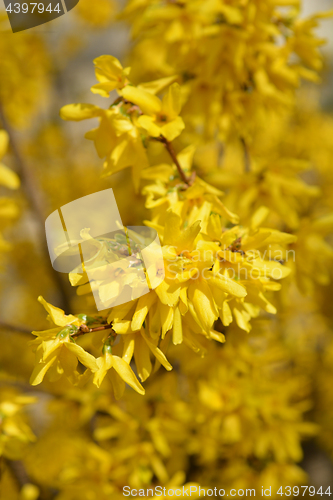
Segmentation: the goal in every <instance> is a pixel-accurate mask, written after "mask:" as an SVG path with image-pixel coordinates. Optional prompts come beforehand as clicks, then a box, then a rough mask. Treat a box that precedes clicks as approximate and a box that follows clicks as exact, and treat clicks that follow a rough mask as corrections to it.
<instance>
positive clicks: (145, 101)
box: [120, 85, 162, 115]
mask: <svg viewBox="0 0 333 500" xmlns="http://www.w3.org/2000/svg"><path fill="white" fill-rule="evenodd" d="M120 93H121V95H122V96H123V97H124V98H125V99H126V100H127V101H129V102H132V103H133V104H136V105H137V106H139V108H140V109H141V111H142V112H143V113H144V114H147V115H154V114H156V113H158V112H159V111H160V110H161V107H162V103H161V101H160V99H159V98H158V97H156V96H155V95H153V94H151V93H150V92H147V91H146V90H143V89H142V88H138V87H133V86H132V85H126V87H124V88H123V89H122V90H121V91H120Z"/></svg>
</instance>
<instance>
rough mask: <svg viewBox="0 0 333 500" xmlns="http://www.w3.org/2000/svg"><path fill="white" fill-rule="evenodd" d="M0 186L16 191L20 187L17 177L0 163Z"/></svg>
mask: <svg viewBox="0 0 333 500" xmlns="http://www.w3.org/2000/svg"><path fill="white" fill-rule="evenodd" d="M0 184H2V185H3V186H5V187H7V188H9V189H17V188H18V187H19V186H20V179H19V177H18V175H17V174H16V173H15V172H13V171H12V170H11V169H10V168H8V167H6V166H5V165H3V164H2V163H0Z"/></svg>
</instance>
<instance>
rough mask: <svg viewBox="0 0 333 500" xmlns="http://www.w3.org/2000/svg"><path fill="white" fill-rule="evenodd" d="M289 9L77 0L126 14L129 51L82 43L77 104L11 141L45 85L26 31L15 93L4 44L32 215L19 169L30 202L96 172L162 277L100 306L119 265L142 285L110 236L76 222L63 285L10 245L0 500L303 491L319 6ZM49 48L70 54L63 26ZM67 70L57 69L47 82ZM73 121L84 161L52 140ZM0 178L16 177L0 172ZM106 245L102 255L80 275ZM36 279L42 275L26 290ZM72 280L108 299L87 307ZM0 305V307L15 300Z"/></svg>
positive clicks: (87, 10)
mask: <svg viewBox="0 0 333 500" xmlns="http://www.w3.org/2000/svg"><path fill="white" fill-rule="evenodd" d="M300 9H301V5H300V4H299V2H298V1H295V0H290V1H289V0H287V1H270V2H267V1H264V0H260V1H253V0H249V1H244V2H238V3H237V2H228V1H224V0H219V1H215V0H207V1H205V2H202V1H200V0H184V1H183V0H179V1H178V0H177V1H173V0H167V1H161V0H143V1H142V0H129V1H128V2H127V3H126V5H125V7H124V8H123V9H122V11H121V12H120V13H119V14H118V16H117V20H115V19H114V17H115V16H114V12H115V5H114V2H113V1H112V2H111V1H109V0H103V1H102V0H100V1H99V2H96V9H95V10H94V7H93V6H91V5H90V4H88V3H87V2H84V1H82V4H80V7H79V8H78V11H77V13H76V16H78V19H77V21H73V22H78V25H77V26H82V23H86V25H84V26H86V28H85V29H87V30H88V26H91V27H92V29H96V26H97V27H99V28H101V27H103V26H107V28H106V30H107V31H110V32H112V29H113V27H114V24H112V25H111V19H113V21H112V22H113V23H117V22H120V21H121V22H123V23H124V22H125V23H128V24H129V25H130V28H131V35H132V38H133V43H132V47H131V49H130V51H129V53H128V54H127V56H126V58H123V59H121V60H120V58H118V57H115V56H114V55H111V54H108V55H99V56H98V57H97V58H96V59H95V60H94V65H95V76H96V80H97V83H95V84H94V85H93V86H92V87H91V92H92V94H93V96H92V100H93V103H86V102H83V103H82V102H80V103H76V104H66V101H68V100H69V99H73V100H75V98H76V92H75V89H73V88H71V85H68V86H67V88H66V98H65V97H64V95H62V96H61V104H60V105H59V107H61V110H60V117H61V118H62V121H61V123H59V122H56V121H55V122H54V123H50V122H51V120H50V122H47V123H43V118H39V119H40V121H41V123H42V125H41V127H40V129H39V130H37V131H34V132H31V136H30V137H29V138H28V139H22V145H21V148H22V151H19V147H18V144H17V143H16V140H15V137H16V136H15V128H16V127H17V126H18V125H20V126H22V123H23V124H24V122H25V120H26V116H29V113H30V111H31V110H30V108H34V107H36V109H33V112H34V113H38V106H37V105H36V101H38V98H39V94H38V90H37V87H38V85H39V84H42V86H43V83H45V87H46V82H47V84H48V85H50V88H51V89H52V88H56V87H57V83H56V81H55V82H53V81H52V78H55V80H57V78H60V77H59V75H58V76H57V77H54V74H52V70H50V69H49V68H50V64H51V65H52V61H51V63H50V61H48V58H47V55H45V54H44V52H43V51H44V50H47V49H46V48H45V47H44V41H43V40H39V38H38V36H39V35H37V34H36V43H37V45H38V47H39V48H40V52H38V56H37V55H36V57H40V58H41V63H40V64H39V63H37V66H38V71H37V70H36V74H34V73H31V74H30V71H32V70H31V68H30V67H29V65H28V66H27V68H26V67H25V66H23V68H21V69H20V71H22V73H23V74H24V75H26V78H27V79H28V81H29V82H30V83H31V86H30V84H29V85H28V87H27V95H25V94H24V92H23V91H22V90H21V89H20V87H19V84H18V81H16V80H15V75H14V69H15V70H16V69H17V67H18V66H19V64H18V61H17V60H16V59H15V58H16V57H17V56H18V54H21V49H20V43H21V42H19V41H18V42H17V45H15V44H14V45H13V46H11V47H8V51H9V55H8V57H7V59H8V61H7V60H6V64H7V65H8V67H10V65H12V66H11V68H12V69H11V70H10V71H9V73H10V74H13V75H14V76H13V81H14V84H12V83H11V82H10V79H9V78H7V79H4V81H3V83H1V84H0V101H3V106H1V109H0V110H1V115H2V122H3V123H2V125H3V128H4V129H7V132H5V130H2V131H1V132H0V157H2V156H3V155H4V154H5V152H6V149H7V143H8V133H9V137H10V139H11V143H12V145H11V146H12V147H11V154H12V158H11V161H12V162H13V164H15V162H16V164H17V166H18V169H19V170H20V172H19V174H20V175H21V177H22V181H23V182H22V184H23V187H22V189H23V190H24V193H25V194H24V196H25V197H26V198H27V199H28V200H30V211H32V212H34V214H35V215H34V217H33V218H34V220H35V223H36V225H39V226H40V222H41V212H42V214H43V210H45V208H43V207H42V209H41V205H42V204H40V203H39V202H38V200H37V201H36V199H35V197H34V195H35V193H36V192H37V191H38V189H36V186H35V185H34V184H33V180H31V176H30V174H29V171H31V172H35V173H37V177H38V178H39V180H40V183H41V185H42V187H43V190H44V191H45V192H46V193H47V194H48V195H49V200H51V201H48V208H49V209H50V210H49V213H50V212H51V207H52V208H53V209H54V208H59V207H60V206H61V204H62V202H65V201H66V202H69V201H72V200H74V199H75V198H79V197H80V196H83V195H84V194H86V193H88V192H89V190H90V192H91V191H98V190H99V189H103V188H105V187H108V186H110V182H112V183H113V184H112V186H113V188H114V191H115V196H116V198H117V200H118V196H119V206H120V211H121V213H122V216H124V219H123V220H124V221H126V226H127V225H128V226H132V225H133V224H134V223H136V222H138V223H140V224H142V223H144V224H145V225H146V226H147V227H149V228H152V229H153V230H155V231H156V232H157V234H158V236H159V240H160V242H161V248H162V254H163V267H164V269H162V266H161V268H157V269H154V272H155V274H156V276H162V275H164V279H163V280H162V282H160V281H161V280H156V283H155V284H154V283H150V285H151V286H150V287H149V288H150V290H149V293H146V294H144V295H142V296H140V297H139V298H133V300H131V301H127V302H125V303H123V304H120V305H113V304H115V303H116V299H117V298H118V297H119V296H120V294H121V293H122V291H123V289H124V287H126V286H134V285H135V286H139V284H140V279H139V272H138V270H140V272H143V273H144V274H145V277H146V278H147V280H148V281H149V279H148V278H149V277H150V276H151V275H150V274H149V269H145V268H143V267H142V266H141V260H140V245H139V244H137V243H136V242H135V238H134V236H133V235H132V234H131V230H130V229H127V232H126V237H125V236H124V235H121V234H117V235H115V236H114V237H99V238H97V237H92V236H90V234H89V228H86V229H84V230H82V231H81V234H80V237H81V240H80V242H81V243H84V242H87V241H88V242H89V243H90V250H91V255H90V259H89V268H88V267H87V268H85V267H84V266H79V267H76V268H74V267H73V269H72V271H71V272H70V273H68V276H67V277H66V281H64V280H63V279H62V277H61V276H60V275H59V274H57V273H52V270H50V268H51V264H50V263H49V262H48V261H47V259H46V258H45V252H44V254H43V255H39V257H37V256H36V255H35V256H34V251H33V250H32V249H31V248H30V247H29V242H28V243H27V242H25V244H23V245H21V246H20V245H17V249H16V253H15V250H14V252H13V257H12V266H13V267H15V266H16V267H15V269H16V268H17V269H18V270H19V271H18V272H21V271H20V269H21V267H23V266H22V262H23V261H24V259H25V256H27V255H28V256H29V259H31V262H32V264H31V266H32V267H31V269H32V270H31V274H32V276H31V277H30V283H31V288H28V287H27V290H28V291H27V292H24V291H23V290H20V289H17V290H18V292H20V294H21V295H19V294H18V292H17V296H18V297H20V296H22V301H25V302H26V306H25V312H24V313H18V314H19V316H18V319H19V320H20V318H23V321H16V322H15V321H11V320H10V319H8V316H9V315H8V316H7V315H6V316H5V320H4V323H3V324H0V327H1V329H2V330H4V335H6V334H8V332H9V331H11V332H12V333H13V334H14V337H13V338H11V339H10V340H9V341H8V342H9V343H8V352H6V353H5V355H4V359H7V361H5V362H4V369H3V373H2V375H1V376H2V378H3V380H4V383H5V384H7V385H8V386H9V387H10V389H8V387H7V385H5V389H4V392H3V394H4V396H3V400H4V402H3V403H1V401H2V397H1V399H0V418H1V424H0V430H1V435H0V442H1V443H2V445H1V450H2V451H1V454H2V455H3V456H4V459H5V464H6V466H7V472H8V477H6V478H5V481H6V483H5V487H6V489H8V492H10V493H8V495H10V494H12V493H11V492H13V491H14V492H16V494H19V495H20V497H19V498H24V499H31V500H34V499H35V498H38V497H40V498H41V499H43V498H45V499H46V498H57V499H58V500H72V499H73V500H74V499H76V498H83V499H86V500H90V499H94V498H99V499H104V498H105V499H110V498H112V499H113V498H115V499H118V498H119V499H120V498H123V491H124V490H123V488H124V486H128V487H129V489H130V490H132V489H142V490H143V489H147V488H149V487H155V486H157V485H163V487H164V486H165V487H167V488H177V487H183V486H184V488H185V490H186V489H188V488H190V487H191V485H200V486H202V487H206V488H211V487H213V488H214V487H215V486H216V487H219V488H224V489H225V490H226V491H227V490H229V489H231V488H236V489H237V488H241V489H245V488H253V489H254V490H255V491H256V492H257V494H258V495H259V494H260V492H261V488H262V487H264V488H272V492H273V494H272V496H273V498H279V497H278V496H276V495H277V491H278V489H279V488H280V487H283V488H285V487H293V486H297V487H299V486H302V485H307V484H310V485H311V480H312V478H310V482H309V478H308V476H307V473H306V472H307V470H306V461H305V462H303V463H302V460H304V449H306V448H304V446H303V443H304V441H305V440H311V443H312V446H313V447H315V446H316V447H320V448H321V449H324V450H325V453H327V455H330V456H331V457H333V455H332V450H333V426H332V419H331V418H330V417H329V416H330V415H331V414H332V408H331V406H332V401H331V400H330V399H329V398H328V397H327V393H328V392H329V381H330V380H331V379H332V366H331V363H330V360H331V358H332V356H331V353H332V345H333V342H332V331H331V327H332V313H331V308H330V305H329V300H328V297H329V292H330V291H331V287H332V269H333V267H332V260H333V246H332V242H333V240H332V234H333V217H332V194H333V178H332V174H331V164H332V160H333V149H332V142H331V137H332V132H333V121H332V118H331V117H330V115H329V114H326V113H325V112H324V111H322V110H321V108H320V106H319V104H318V103H317V102H316V99H315V98H313V97H312V96H313V95H314V93H315V91H314V90H313V86H312V85H313V82H319V81H320V73H321V71H322V70H323V66H324V64H323V63H324V60H323V56H322V53H321V51H320V50H319V47H320V46H321V45H322V44H323V40H321V39H320V38H318V36H317V34H316V32H315V29H316V28H317V27H318V25H319V23H320V22H321V20H322V19H324V18H328V17H329V16H330V15H332V12H323V13H317V14H315V15H312V16H311V17H309V18H304V17H302V16H301V15H300ZM74 12H75V11H73V13H74ZM75 26H76V25H75ZM93 33H96V32H95V31H93ZM20 36H21V35H20ZM22 36H24V35H22ZM94 36H95V35H94ZM38 40H39V41H38ZM65 42H66V43H68V45H69V46H72V48H73V46H75V42H73V40H72V39H71V37H70V36H69V35H68V39H66V40H65ZM39 43H40V45H39ZM72 44H73V45H72ZM76 50H78V49H77V48H73V53H75V52H76ZM99 50H100V52H101V53H102V54H105V53H107V52H110V50H111V49H110V47H108V46H106V47H99ZM50 52H51V49H50ZM58 56H59V54H57V52H56V50H55V53H53V58H54V65H55V67H56V61H57V59H58ZM68 57H70V56H68ZM74 71H75V70H74V69H73V68H72V67H71V65H69V67H68V68H67V69H66V76H69V77H70V75H71V74H72V72H74ZM64 72H65V70H64V69H63V68H60V69H59V73H60V75H61V74H62V73H64ZM31 80H33V81H34V82H31ZM306 80H307V81H310V82H312V84H311V86H309V84H305V81H306ZM62 85H63V84H62ZM12 88H13V92H14V97H13V99H12V101H10V100H8V99H7V97H6V96H7V95H9V94H10V91H11V89H12ZM298 89H299V90H298ZM16 93H17V94H18V96H19V97H17V98H16V97H15V95H16ZM21 96H22V97H21ZM20 99H22V102H26V103H27V105H26V106H25V105H24V106H23V105H22V106H20V105H19V102H20ZM46 100H47V99H46ZM97 103H100V104H97ZM0 104H2V103H1V102H0ZM16 108H17V110H16ZM49 112H50V111H49ZM50 114H51V112H50ZM90 119H91V120H94V125H93V126H94V127H95V128H93V129H92V130H89V131H88V132H86V133H85V137H86V138H87V139H89V141H92V143H93V146H94V150H95V151H96V153H97V155H95V152H94V153H93V154H92V153H91V150H90V149H85V148H87V146H86V145H85V143H84V142H83V141H82V140H81V137H80V138H79V139H76V144H71V141H70V140H68V135H70V134H73V137H74V136H75V134H76V125H75V124H74V126H73V127H72V125H73V124H69V123H65V122H73V121H74V122H84V123H83V125H82V126H83V127H84V126H85V120H90ZM46 121H47V120H46ZM77 127H78V129H79V130H80V131H81V130H82V129H81V128H80V126H79V125H77ZM13 129H14V130H13ZM67 132H68V133H67ZM80 133H81V132H80ZM66 136H67V137H66ZM39 144H41V145H42V146H41V148H39V147H38V146H39ZM67 151H68V152H71V153H72V154H71V156H72V158H71V159H70V158H69V156H70V155H69V154H68V153H67ZM25 161H27V163H30V164H31V166H30V165H29V166H30V170H29V168H27V167H26V166H25V165H24V163H25ZM46 161H50V167H49V169H48V171H47V172H45V163H46ZM34 162H35V169H34V168H33V165H34ZM100 164H103V170H102V169H101V168H100V167H101V165H100ZM64 165H65V166H64ZM95 167H96V168H95ZM129 168H130V170H129ZM101 171H102V173H103V175H102V179H100V178H99V177H100V176H99V173H100V172H101ZM110 177H111V180H110ZM0 182H1V183H2V184H3V185H5V186H6V187H7V188H11V189H18V188H19V186H20V184H19V180H18V177H17V175H16V174H14V173H13V171H12V170H10V169H9V168H7V167H5V166H3V165H2V164H0ZM108 183H109V184H108ZM34 190H35V191H34ZM0 201H1V207H2V208H1V207H0V217H6V218H8V217H12V218H13V217H14V215H15V216H17V215H18V213H17V201H14V200H6V199H3V198H1V200H0ZM24 208H25V207H24ZM25 210H26V212H28V209H25ZM24 212H25V211H24V210H23V214H22V215H21V224H22V225H24V223H26V224H28V218H27V217H28V216H27V215H24ZM2 214H3V215H2ZM24 217H26V218H24ZM42 219H43V217H42ZM0 220H2V218H1V219H0ZM42 222H43V221H42ZM12 224H13V221H12ZM131 238H132V239H131ZM14 240H15V238H14ZM1 241H2V240H1ZM30 244H31V242H30ZM12 245H14V248H15V241H14V242H13V243H12ZM25 245H26V246H27V249H26V250H24V248H26V247H25ZM2 246H3V247H4V248H5V247H6V246H7V243H1V247H0V249H1V250H2ZM22 246H23V248H21V247H22ZM129 247H130V248H131V249H132V250H133V253H132V254H131V253H130V255H131V259H132V260H131V263H130V266H129V267H126V268H125V267H122V266H121V259H122V258H123V256H124V255H127V252H128V249H129ZM41 253H42V251H40V254H41ZM111 258H112V260H113V261H116V262H117V263H118V262H119V267H118V268H114V270H113V271H112V273H111V272H110V273H109V275H107V277H106V278H105V276H103V277H101V273H100V270H99V266H101V262H103V263H104V262H109V260H110V259H111ZM34 259H35V260H34ZM34 261H35V264H33V262H34ZM6 262H10V257H7V261H6ZM20 264H21V266H20ZM34 266H35V267H34ZM140 266H141V267H140ZM40 269H44V270H45V272H43V273H42V272H41V271H40ZM88 271H89V277H88ZM37 272H38V276H41V275H42V274H43V276H44V275H47V273H49V274H48V276H49V277H48V278H45V277H43V278H42V277H41V278H40V282H39V283H35V281H36V279H35V276H36V275H37ZM163 273H164V274H163ZM13 274H15V273H13ZM38 279H39V278H38ZM161 279H162V278H161ZM37 285H38V286H37ZM70 285H71V286H72V287H73V288H74V287H75V293H74V292H73V291H72V289H70ZM31 289H33V291H34V292H33V293H35V292H36V295H37V294H38V295H39V298H38V301H39V303H40V304H41V305H42V306H43V307H44V309H45V310H46V312H47V320H48V323H49V325H48V326H49V328H47V326H46V325H45V322H44V319H43V318H41V317H38V312H36V311H37V309H35V307H36V304H35V301H34V300H32V299H31V297H32V295H33V293H32V292H31ZM92 291H96V292H97V293H98V294H99V297H100V299H101V300H102V302H103V303H105V304H107V305H108V308H107V309H104V310H102V311H99V312H97V311H96V307H95V306H94V301H93V296H92ZM40 294H41V295H40ZM44 297H45V298H44ZM34 298H35V296H34V295H33V299H34ZM2 300H3V301H4V303H6V298H5V297H3V298H2ZM17 300H18V299H17ZM7 304H8V308H9V310H11V311H13V312H12V314H11V316H12V317H13V318H15V313H14V309H15V308H16V307H17V305H16V302H15V304H14V306H13V305H11V302H10V300H9V298H7ZM53 304H57V305H53ZM30 311H33V312H34V314H30V316H31V317H32V318H33V321H28V320H27V318H28V317H29V313H30ZM21 314H22V315H21ZM35 317H36V319H35ZM21 322H22V323H23V324H28V325H31V326H32V327H33V328H34V331H33V332H32V333H33V336H34V337H35V338H34V339H33V340H31V337H30V338H29V339H28V340H29V345H30V346H31V347H30V349H29V348H27V347H26V345H25V343H24V341H23V343H24V348H23V349H22V336H23V335H24V339H26V336H27V333H28V335H29V329H28V332H27V328H26V327H25V326H24V327H20V326H19V324H18V323H21ZM35 323H36V325H35ZM34 325H35V326H34ZM17 346H21V347H17ZM13 349H21V351H19V352H20V353H21V357H22V363H21V366H20V367H18V366H17V361H15V362H14V365H13V367H12V366H10V360H11V359H12V358H11V356H13V355H12V354H11V351H12V350H13ZM32 353H33V356H32ZM161 365H162V366H161ZM29 375H30V386H29V384H27V380H28V378H29ZM126 384H127V386H129V388H126ZM13 385H15V386H16V385H18V387H15V389H14V388H13V387H12V386H13ZM31 386H32V387H31ZM19 390H20V391H22V392H23V393H24V392H26V391H33V395H34V396H35V397H36V398H37V399H34V398H33V397H29V396H27V395H24V394H21V395H20V393H19V392H18V391H19ZM0 396H1V395H0ZM36 401H38V403H36ZM26 404H27V408H30V413H31V414H30V417H31V427H32V429H33V430H34V433H33V432H32V431H31V430H30V427H29V426H28V424H27V423H26V422H25V420H24V418H25V417H24V408H25V405H26ZM36 405H39V406H38V407H37V409H38V410H39V411H36ZM28 412H29V411H28ZM36 414H38V415H37V416H36ZM21 418H22V422H21V420H20V419H21ZM33 424H35V427H36V431H35V428H34V426H33ZM34 434H36V436H37V437H35V435H34ZM22 442H24V447H23V446H21V443H22ZM19 444H20V446H19ZM13 449H15V453H14V452H12V450H13ZM51 450H52V453H50V451H51ZM16 451H17V453H16ZM305 458H306V457H305ZM13 460H15V461H17V460H20V464H21V465H22V466H24V475H23V480H22V475H21V476H20V475H19V474H18V473H17V471H16V469H15V467H12V466H11V462H12V461H13ZM13 479H16V484H13V483H15V481H13ZM323 486H324V485H323ZM18 491H19V492H20V493H18ZM186 491H187V490H186ZM184 495H185V493H184ZM133 496H135V494H134V493H133ZM156 496H157V495H156ZM185 496H186V495H185ZM8 497H9V496H8ZM17 498H18V497H17ZM164 498H169V496H168V495H167V494H165V495H164ZM170 498H171V496H170Z"/></svg>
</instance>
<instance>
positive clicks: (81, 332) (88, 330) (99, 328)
mask: <svg viewBox="0 0 333 500" xmlns="http://www.w3.org/2000/svg"><path fill="white" fill-rule="evenodd" d="M102 330H112V331H113V332H114V334H115V335H117V334H116V332H115V331H114V330H113V328H112V325H110V324H108V325H101V326H96V327H95V328H89V327H88V326H87V325H81V326H80V328H79V330H78V331H77V332H75V333H74V334H73V335H72V337H80V336H81V335H85V334H86V333H93V332H100V331H102Z"/></svg>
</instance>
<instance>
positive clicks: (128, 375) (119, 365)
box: [113, 356, 145, 395]
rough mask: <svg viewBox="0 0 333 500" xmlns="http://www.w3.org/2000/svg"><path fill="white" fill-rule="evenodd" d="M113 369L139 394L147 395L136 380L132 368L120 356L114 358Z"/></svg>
mask: <svg viewBox="0 0 333 500" xmlns="http://www.w3.org/2000/svg"><path fill="white" fill-rule="evenodd" d="M113 368H114V369H115V370H116V372H117V373H118V375H119V376H120V377H121V378H122V379H123V380H124V381H125V382H126V384H128V385H129V386H130V387H132V389H134V390H135V391H136V392H138V393H139V394H142V395H143V394H145V390H144V388H143V387H142V385H141V384H140V382H139V381H138V379H137V378H136V376H135V374H134V372H133V370H132V368H131V367H130V366H129V365H128V364H127V363H126V361H124V360H123V359H122V358H120V357H119V356H113Z"/></svg>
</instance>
